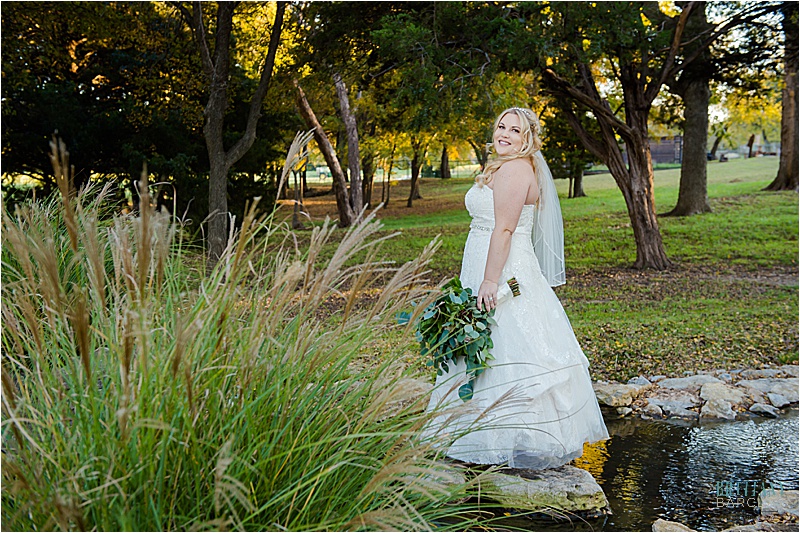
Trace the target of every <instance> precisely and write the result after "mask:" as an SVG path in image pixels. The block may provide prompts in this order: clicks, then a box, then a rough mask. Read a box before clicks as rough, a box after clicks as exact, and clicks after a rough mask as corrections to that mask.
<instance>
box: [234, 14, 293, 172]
mask: <svg viewBox="0 0 800 533" xmlns="http://www.w3.org/2000/svg"><path fill="white" fill-rule="evenodd" d="M286 4H287V2H278V6H277V9H276V11H275V22H274V23H273V24H272V31H271V32H270V36H269V48H268V50H267V57H266V58H265V59H264V65H263V66H262V67H261V79H260V80H259V82H258V88H257V89H256V92H255V93H254V94H253V98H252V99H251V100H250V110H249V112H248V114H247V126H246V127H245V132H244V135H242V138H241V139H239V141H238V142H237V143H236V144H235V145H234V146H233V147H232V148H231V149H230V151H229V152H228V159H229V160H232V161H234V162H235V161H238V160H239V159H240V158H241V157H242V156H243V155H244V154H245V152H247V150H249V149H250V146H252V144H253V141H254V140H255V135H256V126H257V125H258V119H259V118H260V117H261V109H262V107H263V105H264V97H266V95H267V90H269V84H270V81H271V80H272V71H273V70H274V67H275V56H276V54H277V51H278V45H279V44H280V41H281V31H282V28H283V17H284V14H285V12H286Z"/></svg>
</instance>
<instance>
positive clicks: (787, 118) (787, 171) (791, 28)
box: [765, 2, 800, 191]
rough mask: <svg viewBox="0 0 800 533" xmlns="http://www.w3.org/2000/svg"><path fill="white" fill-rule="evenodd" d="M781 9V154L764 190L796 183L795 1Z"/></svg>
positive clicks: (787, 187)
mask: <svg viewBox="0 0 800 533" xmlns="http://www.w3.org/2000/svg"><path fill="white" fill-rule="evenodd" d="M781 11H783V32H784V35H785V38H784V39H785V52H784V58H785V59H784V61H785V63H784V65H785V66H784V71H785V73H784V77H783V80H784V87H783V104H782V109H781V157H780V164H779V166H778V175H777V176H776V177H775V179H774V180H773V182H772V183H770V184H769V185H768V186H767V187H766V189H765V190H768V191H791V190H794V191H796V190H797V186H798V175H797V173H798V149H799V148H798V140H799V139H800V137H799V136H798V114H797V104H798V97H797V89H798V82H797V59H798V29H797V13H798V6H797V3H796V2H784V3H783V6H782V7H781Z"/></svg>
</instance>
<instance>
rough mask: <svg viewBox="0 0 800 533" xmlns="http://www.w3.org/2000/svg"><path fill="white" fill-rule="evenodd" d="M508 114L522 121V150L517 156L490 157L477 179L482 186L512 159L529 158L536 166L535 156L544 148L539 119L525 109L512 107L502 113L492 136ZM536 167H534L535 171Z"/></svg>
mask: <svg viewBox="0 0 800 533" xmlns="http://www.w3.org/2000/svg"><path fill="white" fill-rule="evenodd" d="M508 114H514V115H517V116H518V117H519V119H520V134H521V135H522V148H521V149H520V151H519V152H517V153H515V154H509V155H502V156H499V155H496V154H493V155H490V156H489V161H488V162H487V163H486V167H485V168H484V169H483V172H481V173H480V174H478V176H477V177H476V178H475V181H476V182H477V183H478V184H480V185H485V184H487V183H489V182H491V181H492V177H493V176H494V173H495V172H496V171H497V169H499V168H500V167H501V166H502V165H503V163H505V162H506V161H511V160H512V159H519V158H528V159H530V162H531V165H534V162H533V154H535V153H536V152H538V151H539V150H540V149H541V148H542V139H541V137H540V135H541V133H542V127H541V125H540V124H539V117H537V116H536V113H534V112H533V111H531V110H530V109H528V108H525V107H510V108H508V109H506V110H505V111H503V112H502V113H500V115H499V116H498V117H497V119H496V120H495V121H494V127H493V128H492V136H494V132H495V131H497V126H498V125H499V124H500V121H501V120H503V117H504V116H506V115H508ZM488 146H489V151H490V152H491V150H492V147H493V146H494V144H493V143H490V144H489V145H488ZM535 168H536V167H535V166H534V169H535Z"/></svg>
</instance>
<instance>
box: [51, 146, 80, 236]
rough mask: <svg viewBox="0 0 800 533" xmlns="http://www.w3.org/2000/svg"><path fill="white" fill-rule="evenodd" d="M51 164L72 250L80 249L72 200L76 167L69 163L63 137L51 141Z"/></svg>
mask: <svg viewBox="0 0 800 533" xmlns="http://www.w3.org/2000/svg"><path fill="white" fill-rule="evenodd" d="M50 164H52V165H53V175H54V176H55V178H56V184H57V185H58V190H59V191H60V192H61V200H62V201H63V203H64V211H63V213H64V223H65V224H66V226H67V233H68V234H69V241H70V244H71V245H72V250H73V251H75V252H77V251H78V229H77V223H76V221H75V210H74V208H73V206H72V200H73V199H74V197H75V190H74V189H75V168H74V167H71V166H70V165H69V152H67V146H66V144H64V141H63V140H61V139H56V136H55V135H53V140H52V141H50Z"/></svg>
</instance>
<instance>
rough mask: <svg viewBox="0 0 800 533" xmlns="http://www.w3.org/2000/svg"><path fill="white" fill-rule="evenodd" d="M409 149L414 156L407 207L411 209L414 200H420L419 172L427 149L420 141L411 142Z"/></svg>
mask: <svg viewBox="0 0 800 533" xmlns="http://www.w3.org/2000/svg"><path fill="white" fill-rule="evenodd" d="M411 147H412V148H413V149H414V155H413V156H412V158H411V191H410V192H409V194H408V203H407V204H406V205H407V207H413V206H414V200H418V199H422V195H421V194H420V193H419V171H420V169H421V168H422V162H423V160H424V159H425V152H426V151H427V147H425V146H423V143H422V141H417V142H415V141H411Z"/></svg>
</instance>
